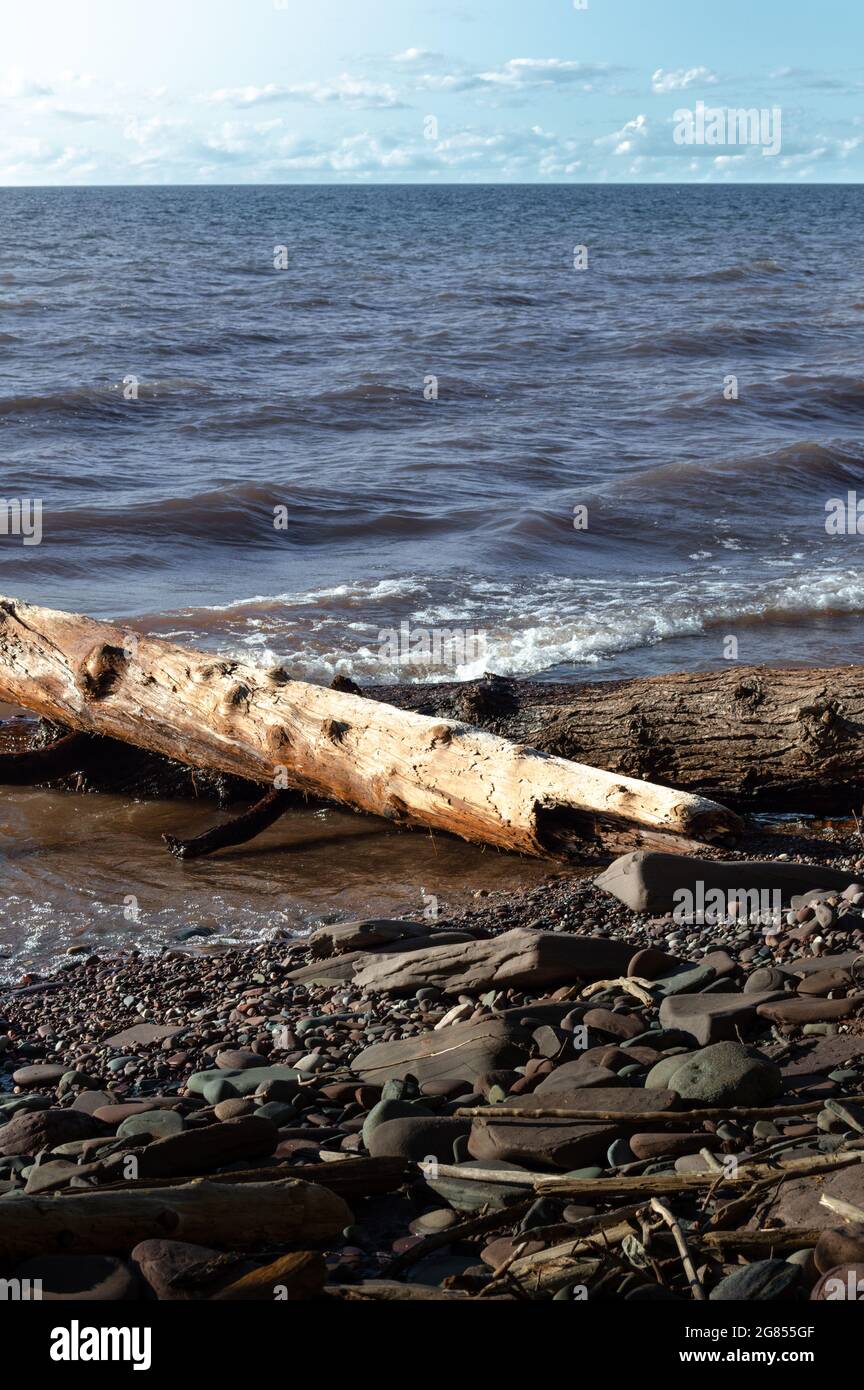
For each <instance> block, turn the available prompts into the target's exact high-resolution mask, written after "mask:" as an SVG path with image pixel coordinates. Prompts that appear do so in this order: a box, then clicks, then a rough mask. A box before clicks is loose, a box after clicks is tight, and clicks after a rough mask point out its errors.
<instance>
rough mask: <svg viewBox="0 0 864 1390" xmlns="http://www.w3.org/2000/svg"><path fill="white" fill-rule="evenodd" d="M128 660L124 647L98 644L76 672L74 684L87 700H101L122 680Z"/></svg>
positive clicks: (103, 643)
mask: <svg viewBox="0 0 864 1390" xmlns="http://www.w3.org/2000/svg"><path fill="white" fill-rule="evenodd" d="M128 660H129V653H128V652H127V651H126V649H125V648H124V647H114V646H109V645H108V644H107V643H105V642H99V643H97V645H96V646H95V647H93V649H92V651H90V652H89V653H88V654H87V656H86V657H85V658H84V660H83V661H82V662H81V666H80V669H79V672H78V678H77V681H76V684H77V686H78V688H79V690H81V691H82V692H83V694H84V698H85V699H87V700H102V699H104V698H105V696H106V695H110V693H111V691H112V690H113V689H114V687H115V686H116V685H117V682H118V681H119V680H121V679H122V677H123V675H124V674H125V671H126V665H127V662H128Z"/></svg>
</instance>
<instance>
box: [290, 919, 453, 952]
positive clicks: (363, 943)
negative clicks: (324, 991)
mask: <svg viewBox="0 0 864 1390" xmlns="http://www.w3.org/2000/svg"><path fill="white" fill-rule="evenodd" d="M428 936H429V926H428V925H427V923H426V922H400V921H396V920H394V919H392V918H389V917H370V918H367V919H365V920H361V921H356V922H334V923H331V924H329V925H328V926H324V927H319V928H318V930H317V931H316V932H314V933H313V935H312V936H311V938H310V941H309V945H310V947H311V948H312V954H313V956H315V958H316V959H319V960H320V959H323V958H324V957H326V956H341V955H344V954H345V953H346V952H348V951H374V950H375V948H376V947H378V946H389V945H390V944H391V943H392V942H394V941H404V940H405V939H406V938H408V937H413V938H415V939H416V938H420V937H426V938H428Z"/></svg>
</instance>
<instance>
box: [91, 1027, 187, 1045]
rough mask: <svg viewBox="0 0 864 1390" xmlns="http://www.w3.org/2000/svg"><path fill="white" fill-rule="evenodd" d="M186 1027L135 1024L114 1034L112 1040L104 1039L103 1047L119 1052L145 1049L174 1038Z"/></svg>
mask: <svg viewBox="0 0 864 1390" xmlns="http://www.w3.org/2000/svg"><path fill="white" fill-rule="evenodd" d="M188 1027H189V1025H188V1024H187V1023H181V1024H177V1023H136V1024H134V1025H133V1026H132V1027H131V1028H125V1029H124V1030H123V1032H122V1033H115V1034H114V1036H113V1037H112V1038H106V1039H105V1046H106V1047H115V1048H118V1049H120V1050H121V1051H125V1050H126V1049H127V1048H130V1047H147V1046H148V1045H149V1044H150V1043H157V1042H164V1040H165V1039H166V1038H175V1037H176V1036H177V1034H178V1033H184V1032H186V1031H187V1029H188Z"/></svg>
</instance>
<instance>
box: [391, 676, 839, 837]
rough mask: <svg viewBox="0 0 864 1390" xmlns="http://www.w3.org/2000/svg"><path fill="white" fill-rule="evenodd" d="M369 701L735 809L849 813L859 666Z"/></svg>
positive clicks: (487, 687) (507, 684)
mask: <svg viewBox="0 0 864 1390" xmlns="http://www.w3.org/2000/svg"><path fill="white" fill-rule="evenodd" d="M364 694H366V695H367V696H368V697H372V698H374V699H379V700H386V701H388V703H391V704H394V705H398V706H399V707H400V708H403V709H412V710H417V711H418V713H420V712H422V713H423V714H428V715H431V716H434V717H435V718H448V717H449V718H464V719H469V718H470V719H471V721H472V722H473V723H475V724H477V725H478V726H479V727H481V728H485V729H489V730H490V731H491V732H494V733H497V734H499V735H500V736H501V737H504V738H510V739H513V740H514V741H517V742H522V743H530V744H531V745H532V746H534V747H536V748H539V749H542V750H543V751H544V752H546V753H554V754H556V755H557V756H559V757H563V758H573V759H576V760H578V761H581V762H587V763H590V764H591V765H592V766H594V767H602V768H605V769H606V770H607V771H609V772H616V773H622V774H625V775H627V776H630V777H644V778H647V779H650V780H651V781H654V782H659V783H660V784H661V785H666V786H674V787H682V788H684V789H685V790H687V791H691V792H694V793H697V794H701V795H704V796H709V797H717V798H719V799H721V800H723V801H724V802H725V803H726V804H731V805H733V806H735V807H736V808H737V809H739V810H740V809H746V808H750V807H757V806H758V807H762V808H764V809H770V808H772V807H775V808H777V807H779V808H783V809H789V806H790V804H792V805H794V807H795V809H807V808H810V809H827V810H831V811H833V812H834V813H836V814H839V813H844V812H845V813H848V811H849V810H850V809H851V808H852V807H853V806H854V807H855V809H858V808H859V807H860V798H861V797H862V796H864V666H833V667H827V668H811V669H805V668H800V669H799V668H789V667H778V668H772V667H767V666H734V665H732V666H730V667H729V668H728V669H724V670H722V671H701V672H692V673H691V672H676V673H674V674H672V675H663V676H652V677H650V678H648V679H641V680H624V681H620V680H619V681H602V682H600V681H593V682H585V683H584V684H579V683H572V684H566V685H564V684H551V683H550V684H545V683H542V682H536V681H535V682H515V681H508V680H502V679H501V678H499V677H491V678H488V677H487V678H486V679H484V680H482V681H474V682H471V683H469V684H467V685H466V684H452V685H446V684H442V685H436V686H370V687H367V688H366V690H365V691H364Z"/></svg>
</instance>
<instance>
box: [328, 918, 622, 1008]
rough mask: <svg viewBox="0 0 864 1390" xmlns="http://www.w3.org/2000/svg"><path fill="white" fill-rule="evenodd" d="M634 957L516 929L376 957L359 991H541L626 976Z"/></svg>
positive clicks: (609, 946) (599, 942)
mask: <svg viewBox="0 0 864 1390" xmlns="http://www.w3.org/2000/svg"><path fill="white" fill-rule="evenodd" d="M632 955H633V949H632V947H630V946H628V945H626V944H625V943H624V942H620V941H609V940H606V939H605V938H600V937H591V936H569V935H567V934H566V933H564V932H551V931H550V932H547V931H532V930H530V929H528V928H524V927H517V928H515V929H514V930H513V931H508V932H504V933H503V935H501V936H496V937H493V938H492V939H491V940H488V941H477V940H475V939H471V940H470V941H467V942H461V943H459V944H457V945H455V946H453V945H451V946H440V945H439V946H430V947H427V948H425V949H424V950H420V951H412V952H407V953H403V954H402V955H399V956H393V955H386V956H383V955H382V956H376V957H375V958H374V959H373V961H372V963H371V964H369V965H367V966H366V967H365V969H362V970H359V971H358V973H357V975H356V976H355V979H354V983H355V985H356V986H357V988H358V989H360V990H361V991H366V992H369V993H376V992H378V991H383V990H388V991H390V992H392V993H398V994H413V993H415V992H416V991H417V990H418V989H421V988H423V987H424V986H428V985H432V986H435V987H436V988H438V989H442V990H443V991H444V992H445V993H446V994H462V993H468V994H477V993H479V992H480V991H481V990H488V989H499V988H500V989H505V988H509V989H531V990H540V989H544V988H546V987H548V986H551V987H553V988H554V987H555V986H558V985H569V984H573V983H575V982H576V981H577V980H602V979H605V978H606V977H607V976H616V975H623V974H624V973H625V971H626V970H627V966H628V964H629V963H630V958H631V956H632Z"/></svg>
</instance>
